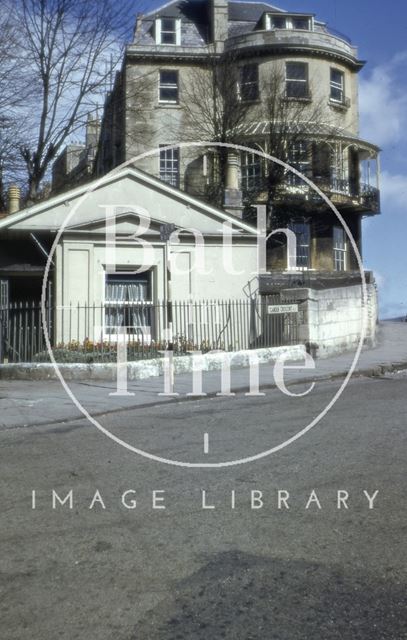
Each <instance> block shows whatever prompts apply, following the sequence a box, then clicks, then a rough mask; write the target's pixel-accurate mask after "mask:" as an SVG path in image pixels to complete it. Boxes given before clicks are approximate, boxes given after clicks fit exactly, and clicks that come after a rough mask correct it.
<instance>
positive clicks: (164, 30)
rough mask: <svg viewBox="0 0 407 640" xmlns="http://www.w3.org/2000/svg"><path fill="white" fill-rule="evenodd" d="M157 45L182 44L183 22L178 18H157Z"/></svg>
mask: <svg viewBox="0 0 407 640" xmlns="http://www.w3.org/2000/svg"><path fill="white" fill-rule="evenodd" d="M155 41H156V44H172V45H180V44H181V20H179V19H177V18H157V20H156V21H155Z"/></svg>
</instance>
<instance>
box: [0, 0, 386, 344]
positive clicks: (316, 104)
mask: <svg viewBox="0 0 407 640" xmlns="http://www.w3.org/2000/svg"><path fill="white" fill-rule="evenodd" d="M363 66H364V62H363V61H361V60H360V59H359V56H358V51H357V48H356V47H355V46H354V45H353V44H352V43H351V42H350V41H349V39H348V38H347V37H346V36H344V35H343V34H340V33H338V32H336V31H335V30H334V29H332V28H331V27H330V26H329V25H327V24H325V23H324V22H321V21H320V20H318V19H317V18H316V17H315V16H314V15H313V14H310V13H306V12H304V13H290V12H287V11H285V10H283V9H281V8H277V7H274V6H273V5H270V4H267V3H262V2H242V1H235V0H232V1H230V2H228V1H227V0H174V1H173V2H169V3H167V4H164V5H163V6H161V7H159V8H157V9H155V10H154V11H151V12H149V13H147V14H145V15H139V16H138V17H137V23H136V26H135V30H134V37H133V40H132V42H131V43H130V44H129V45H128V46H127V47H126V51H125V55H124V59H123V64H122V67H121V70H120V72H118V73H117V75H116V80H115V83H114V86H113V88H112V91H111V92H110V93H109V95H108V96H107V98H106V102H105V107H104V112H103V116H102V120H101V122H100V123H98V122H95V121H94V120H90V121H89V123H88V136H87V143H86V144H85V145H83V147H81V148H79V147H78V145H75V147H74V148H70V147H67V149H66V150H65V151H64V153H63V154H62V155H61V157H60V158H58V160H57V162H56V163H55V166H54V172H53V181H54V191H55V193H61V194H63V197H62V195H61V196H55V197H56V199H55V200H52V199H51V200H49V201H48V203H45V204H43V205H41V206H40V208H39V209H38V208H37V209H35V210H34V209H33V210H32V212H31V214H30V213H28V217H26V218H24V216H23V217H22V216H21V213H20V214H17V215H19V216H20V217H19V218H18V219H17V218H16V226H15V229H14V232H15V233H16V234H17V233H18V232H20V234H21V233H23V231H24V229H25V233H26V235H25V237H24V242H25V243H26V245H27V247H28V246H29V251H27V253H26V255H27V256H29V255H30V254H31V253H32V252H33V248H32V246H31V240H30V238H29V234H30V233H31V234H32V230H33V228H35V229H36V234H37V236H39V237H41V238H42V241H41V242H42V245H43V246H46V247H48V246H49V240H47V237H46V236H47V233H48V228H46V227H44V228H42V226H41V224H42V223H40V222H38V224H36V223H35V222H34V218H33V215H32V213H36V212H37V213H38V215H40V214H41V216H43V219H44V220H48V217H47V216H44V215H43V214H42V213H41V211H43V209H44V207H45V208H47V209H48V210H49V209H50V208H51V209H52V207H53V206H54V205H53V202H54V203H55V207H56V209H55V210H58V211H59V210H60V208H61V206H62V204H61V203H63V202H68V203H69V202H70V201H71V200H74V199H75V197H76V193H77V191H75V189H78V186H79V185H80V184H81V182H86V181H89V179H90V178H100V177H102V176H105V175H107V174H108V173H109V172H111V171H112V170H114V169H115V168H116V167H119V166H120V165H122V164H123V163H130V167H132V166H134V168H135V170H136V174H132V175H131V176H130V174H129V173H125V174H123V176H124V178H125V179H126V180H127V181H128V180H129V176H130V177H131V179H132V180H135V182H137V184H141V183H142V185H143V199H144V201H145V202H153V201H154V194H155V193H159V192H161V191H162V188H161V187H160V186H159V185H160V184H163V185H164V184H165V185H166V188H167V191H166V194H167V195H168V197H169V198H170V199H171V198H172V200H173V201H178V200H181V201H182V206H183V211H184V214H183V216H184V218H183V225H182V226H188V225H186V224H185V211H186V212H187V211H188V206H187V208H186V209H185V206H186V205H187V203H186V201H185V196H187V197H188V198H192V200H191V201H190V202H191V203H192V209H193V211H194V213H193V216H195V217H196V213H195V212H196V211H197V210H198V209H199V210H200V212H203V213H205V212H207V215H209V217H210V218H211V220H214V219H215V218H216V217H217V218H218V220H221V219H222V216H223V215H226V216H227V217H228V219H229V220H235V221H236V223H235V227H236V229H238V230H239V233H240V234H241V235H242V237H243V236H247V238H249V236H250V234H251V232H250V227H251V226H253V227H255V222H256V211H260V209H259V207H263V208H264V209H263V210H264V211H265V212H266V220H267V233H271V232H273V231H276V229H278V228H281V227H282V226H287V227H288V228H289V229H291V230H292V231H293V232H294V234H295V236H296V241H297V252H296V265H295V266H292V265H291V268H290V269H288V268H287V265H288V262H287V242H286V237H285V236H284V234H281V233H275V234H273V235H272V236H270V239H269V241H268V244H267V267H268V269H267V273H266V274H257V277H256V278H255V280H256V291H257V293H258V294H259V295H260V296H268V295H271V294H273V295H277V294H278V295H279V296H280V300H281V302H282V303H284V300H285V299H290V300H291V301H292V300H293V299H295V300H296V302H297V304H298V308H299V312H300V317H299V323H300V333H299V336H300V339H301V340H302V341H303V342H307V343H308V344H313V345H314V346H315V348H316V349H317V350H318V353H319V354H320V355H324V354H327V353H330V352H332V351H335V350H343V349H347V348H350V347H353V346H354V345H355V344H356V343H357V341H358V337H359V335H360V330H361V321H362V311H363V307H364V309H365V311H367V314H366V315H367V318H366V320H365V324H366V330H367V337H368V339H369V340H371V341H372V340H374V334H375V323H376V319H377V300H376V289H375V285H374V280H373V277H372V274H371V273H366V281H367V293H368V296H367V300H363V297H362V288H361V275H360V272H359V268H358V261H357V258H356V255H355V252H354V250H353V249H352V245H351V242H350V239H349V237H348V236H347V234H346V232H345V229H344V227H343V226H342V225H341V223H340V221H339V219H338V217H337V216H336V215H335V213H334V212H333V211H332V209H331V208H330V207H329V205H328V204H327V203H326V202H325V200H324V199H323V198H321V196H320V195H319V194H318V193H317V192H316V191H315V190H314V188H313V187H312V186H311V185H310V184H309V183H308V182H304V180H303V179H302V178H301V177H300V176H299V175H297V174H294V173H293V172H291V171H289V170H288V169H280V170H278V171H275V170H274V169H273V167H275V163H273V162H272V161H270V160H269V159H268V158H267V156H265V155H264V154H270V155H272V156H274V155H275V156H276V157H279V158H280V160H283V161H284V162H287V163H288V164H289V165H290V166H292V167H294V168H295V169H297V170H298V171H299V172H300V173H301V174H302V175H304V176H306V177H307V178H309V180H311V181H312V182H313V183H314V184H315V185H316V186H317V187H318V188H319V189H320V190H321V191H322V192H323V193H324V194H325V195H326V196H327V197H328V198H329V199H330V201H331V202H332V203H333V204H334V205H335V206H336V207H337V209H338V211H339V212H340V214H341V216H342V217H343V220H344V221H345V223H346V225H347V227H348V229H349V231H350V233H351V235H352V237H353V238H354V241H355V243H356V246H357V248H358V250H359V252H362V220H363V218H364V217H367V216H373V215H376V214H378V213H379V212H380V198H379V174H380V168H379V166H378V162H379V149H378V148H377V147H376V146H375V145H374V144H373V143H371V142H369V141H366V140H363V139H361V138H360V136H359V110H358V73H359V71H360V70H361V69H362V68H363ZM197 141H201V142H202V141H206V142H207V143H208V144H207V145H206V146H193V145H191V143H194V142H197ZM211 142H212V143H213V142H224V143H227V144H229V145H230V144H232V143H233V144H237V145H239V146H240V147H244V149H232V148H231V147H226V148H225V149H221V148H220V147H219V146H215V145H213V144H212V145H211V144H210V143H211ZM186 143H189V144H186ZM151 150H156V152H155V153H153V154H150V155H148V156H146V157H144V158H142V159H138V160H137V161H134V162H132V159H134V158H135V157H137V156H139V155H140V154H144V153H146V152H150V151H151ZM120 175H121V174H120ZM146 175H148V176H150V177H151V178H152V180H150V181H148V180H147V181H146V180H145V178H143V176H146ZM124 178H123V179H124ZM107 184H110V183H109V182H108V183H107ZM219 185H221V187H222V189H221V193H220V194H219ZM104 188H107V187H104ZM67 189H73V191H69V190H68V191H67ZM146 189H149V190H150V195H148V194H147V191H146ZM139 191H140V189H139V187H137V189H136V191H135V192H134V193H136V194H137V193H138V192H139ZM116 192H117V191H116ZM181 193H183V194H184V195H181ZM71 195H72V198H71ZM200 203H201V204H200ZM40 210H41V211H40ZM163 211H164V210H163ZM216 211H218V212H220V213H219V214H216ZM222 212H223V213H222ZM161 214H162V215H161V220H164V221H165V220H166V219H169V217H171V221H173V217H172V216H169V217H168V215H166V214H165V211H164V213H163V212H161ZM191 216H192V213H191ZM34 217H35V216H34ZM25 219H26V220H29V221H30V222H29V224H27V225H25V222H24V220H25ZM92 219H93V223H92ZM199 220H200V224H201V225H203V228H205V225H206V223H204V222H203V220H204V218H203V217H202V216H201V213H200V217H199ZM38 221H40V218H38ZM98 221H100V212H99V213H96V211H95V212H94V213H92V214H89V212H88V213H87V215H86V221H85V222H86V224H85V223H84V225H85V226H86V225H88V226H87V227H86V230H85V226H83V225H82V227H81V225H80V224H79V221H78V220H76V227H75V229H73V228H72V229H71V230H70V231H71V238H70V241H71V242H78V243H79V242H81V243H82V244H81V245H80V246H81V247H82V250H84V251H86V252H88V253H86V255H85V254H84V255H83V256H82V257H81V258H80V260H82V263H81V264H83V269H85V270H87V276H86V277H87V282H88V284H87V285H86V287H87V289H86V290H87V292H88V293H87V294H86V295H87V296H88V298H87V299H88V300H90V302H93V301H94V294H93V293H92V294H90V293H89V292H91V291H92V292H94V291H97V292H99V293H97V295H98V296H99V297H100V298H103V293H102V292H103V291H106V289H105V285H104V284H103V283H102V280H101V277H100V271H101V269H102V270H103V264H102V263H100V264H99V263H98V268H97V269H96V266H95V265H96V263H93V262H92V260H93V258H90V256H91V255H93V254H94V252H95V248H96V247H97V246H100V236H99V237H98V236H97V223H98ZM127 222H129V221H128V220H127ZM175 222H176V220H175ZM282 222H283V224H282ZM13 224H14V223H13V217H12V216H11V217H10V219H9V221H7V218H6V219H4V220H3V221H2V222H0V225H1V226H2V229H3V230H6V229H7V230H8V233H9V234H11V235H10V237H12V239H13V241H15V237H14V235H13V233H14V232H13ZM92 224H93V227H92ZM89 225H90V226H89ZM215 227H216V224H215ZM215 227H214V229H215ZM218 227H219V225H218ZM218 227H216V229H215V230H216V231H217V232H218ZM81 230H82V232H83V234H84V233H85V231H86V233H87V236H86V242H85V236H84V235H83V236H80V233H81ZM91 231H92V232H93V233H95V234H96V235H95V236H94V237H92V235H91ZM1 232H2V231H1V228H0V233H1ZM27 234H28V235H27ZM75 234H76V239H75V240H74V235H75ZM253 238H254V239H255V233H254V232H253V233H252V234H251V239H248V240H244V239H243V240H242V242H241V244H242V246H243V245H244V243H245V242H246V245H245V246H246V248H245V249H244V251H245V252H246V253H247V246H248V245H250V243H252V244H253V242H252V241H253ZM18 241H19V242H21V241H22V240H21V238H20V239H19V240H18ZM85 245H86V246H85ZM158 245H159V242H158ZM158 245H157V247H158ZM80 246H79V244H78V245H77V246H76V249H79V248H80ZM161 248H162V247H161ZM71 249H72V247H71ZM72 250H73V249H72ZM160 250H161V249H158V253H159V251H160ZM238 251H239V249H238ZM253 251H255V248H254V246H253ZM246 253H245V255H246ZM59 255H60V256H65V258H64V260H65V263H64V264H63V261H62V258H59V257H58V256H59ZM72 255H73V254H72ZM75 255H76V257H77V258H78V257H79V253H76V254H75ZM247 255H248V254H247ZM66 256H69V252H68V253H66V251H65V253H64V249H63V248H61V249H60V253H59V254H58V253H57V254H56V265H55V274H54V282H55V287H56V294H55V295H56V297H57V298H58V296H59V298H58V299H59V300H60V301H61V302H63V293H61V292H63V291H64V290H75V286H76V285H75V282H79V280H80V278H79V275H78V273H76V271H75V269H74V268H72V269H69V268H68V264H69V258H68V257H66ZM89 260H91V262H89ZM28 262H29V260H28ZM125 262H126V264H127V263H128V262H129V258H128V256H127V254H126V260H125ZM255 262H256V261H255V257H254V253H253V255H251V256H250V257H248V258H247V264H250V273H249V271H248V273H247V274H246V275H245V276H244V277H242V279H241V283H239V286H238V287H237V288H235V289H236V290H235V293H234V296H235V297H239V296H240V297H242V296H243V295H244V294H243V290H244V289H245V286H246V285H247V283H248V282H251V284H252V280H253V275H252V274H253V263H255ZM39 263H41V260H39V258H38V254H37V256H36V262H35V265H34V264H33V265H31V266H32V267H33V268H34V266H35V269H36V272H35V275H36V276H38V273H40V272H41V265H40V264H39ZM158 263H160V259H157V264H158ZM77 264H79V263H77ZM89 265H91V266H89ZM25 268H26V270H29V269H30V265H29V264H27V265H26V267H25ZM0 269H1V273H2V279H3V283H4V282H5V281H6V280H7V264H4V262H3V263H2V264H1V265H0ZM72 274H74V275H72ZM75 274H76V275H75ZM96 274H97V275H96ZM75 278H76V281H75V282H74V280H73V279H75ZM96 278H98V280H96ZM151 278H152V279H150V280H149V282H150V285H149V287H150V289H151V290H153V289H155V290H156V291H161V290H162V291H164V292H165V286H162V282H164V280H163V278H165V274H164V273H161V271H159V270H158V271H157V269H156V271H155V274H154V275H153V276H151ZM95 283H96V284H95ZM152 283H153V284H154V286H153V284H152ZM37 284H38V283H37ZM180 286H181V285H180ZM209 288H210V289H212V290H213V289H214V287H213V286H211V285H210V286H209ZM204 289H206V290H207V289H208V283H203V281H202V282H201V281H198V280H197V279H195V281H194V279H193V278H190V279H189V283H188V285H186V284H185V283H184V284H183V285H182V295H183V297H184V298H188V299H193V298H194V299H196V298H199V294H200V291H202V290H204ZM129 290H130V289H129ZM133 290H134V291H136V290H137V289H136V288H134V289H133ZM215 290H219V292H221V294H220V295H222V296H224V292H225V291H227V290H228V283H227V275H226V274H223V273H222V282H220V281H219V282H218V285H217V286H215ZM251 290H252V289H251ZM61 296H62V297H61ZM89 296H90V297H89ZM92 296H93V297H92Z"/></svg>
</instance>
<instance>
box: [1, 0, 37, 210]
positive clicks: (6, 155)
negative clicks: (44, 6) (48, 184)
mask: <svg viewBox="0 0 407 640" xmlns="http://www.w3.org/2000/svg"><path fill="white" fill-rule="evenodd" d="M12 9H13V7H12V5H11V3H8V2H6V1H5V2H3V3H2V4H1V5H0V211H4V210H5V209H6V205H7V203H6V191H7V187H8V185H9V183H10V182H12V181H13V182H21V183H22V182H23V174H24V163H23V161H22V158H21V155H20V153H19V150H18V147H19V143H22V141H23V139H24V134H26V133H27V129H26V122H25V119H20V118H19V117H18V113H19V110H21V109H22V107H23V105H25V104H26V101H27V99H28V97H29V93H30V83H29V81H28V76H27V70H26V69H27V65H26V64H21V63H22V62H23V61H24V47H23V40H22V37H21V31H20V29H19V25H18V23H17V22H16V20H15V17H14V14H13V10H12Z"/></svg>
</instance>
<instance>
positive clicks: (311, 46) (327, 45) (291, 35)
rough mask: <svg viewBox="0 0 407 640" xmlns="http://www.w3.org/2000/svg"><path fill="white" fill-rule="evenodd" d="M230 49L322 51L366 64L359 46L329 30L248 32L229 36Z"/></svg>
mask: <svg viewBox="0 0 407 640" xmlns="http://www.w3.org/2000/svg"><path fill="white" fill-rule="evenodd" d="M225 48H226V50H227V51H234V52H236V53H238V52H243V51H246V50H248V49H256V50H257V51H260V50H262V49H266V50H285V51H290V50H293V51H296V52H298V51H304V52H309V51H313V52H315V51H320V52H321V53H325V54H326V53H327V52H329V53H330V54H334V55H336V56H338V57H340V58H342V59H344V60H346V61H347V62H348V63H351V64H352V65H354V66H355V67H356V68H360V67H361V66H362V63H361V62H360V61H359V60H358V51H357V48H356V47H354V46H353V45H352V44H350V42H349V41H347V40H345V39H344V38H343V37H341V36H339V35H337V34H335V33H332V32H331V33H330V32H329V31H305V30H293V29H275V30H271V31H268V30H262V31H253V32H251V33H245V34H243V35H238V36H234V37H232V38H229V40H228V41H227V43H226V47H225Z"/></svg>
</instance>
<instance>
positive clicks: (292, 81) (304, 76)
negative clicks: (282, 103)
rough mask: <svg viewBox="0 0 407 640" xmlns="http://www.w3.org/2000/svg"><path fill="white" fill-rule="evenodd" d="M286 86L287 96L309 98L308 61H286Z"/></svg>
mask: <svg viewBox="0 0 407 640" xmlns="http://www.w3.org/2000/svg"><path fill="white" fill-rule="evenodd" d="M285 74H286V75H285V77H286V81H285V87H286V97H287V98H300V99H301V98H309V97H310V96H309V86H308V64H307V63H306V62H286V65H285Z"/></svg>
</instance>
